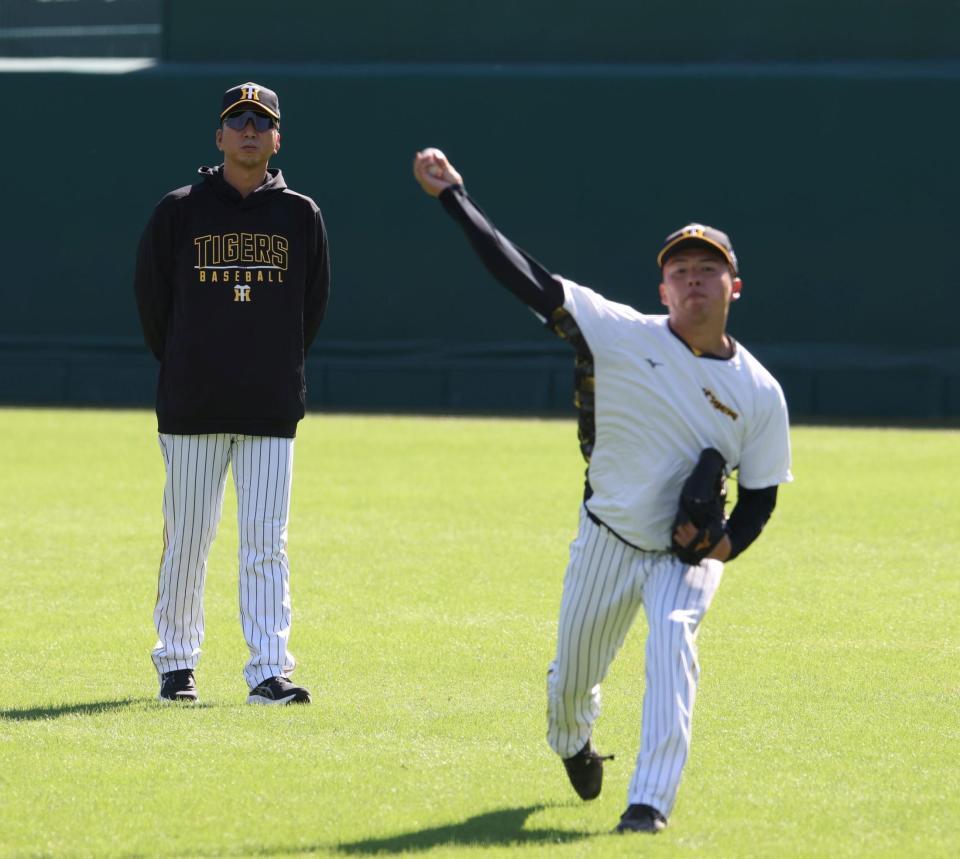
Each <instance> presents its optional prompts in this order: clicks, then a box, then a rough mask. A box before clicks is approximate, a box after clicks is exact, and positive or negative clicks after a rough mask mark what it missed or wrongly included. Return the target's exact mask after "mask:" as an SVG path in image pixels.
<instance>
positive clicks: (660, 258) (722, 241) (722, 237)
mask: <svg viewBox="0 0 960 859" xmlns="http://www.w3.org/2000/svg"><path fill="white" fill-rule="evenodd" d="M690 244H701V245H708V246H709V247H711V248H713V249H714V250H718V251H720V253H721V254H723V258H724V259H725V260H726V261H727V263H728V264H729V266H730V268H732V269H733V273H734V274H737V271H738V266H737V255H736V254H735V253H734V252H733V245H732V244H730V236H728V235H727V234H726V233H724V232H721V231H720V230H718V229H715V228H714V227H708V226H706V224H687V225H686V226H685V227H681V228H680V229H679V230H675V231H674V232H672V233H670V235H669V236H667V237H666V238H665V239H664V240H663V247H661V248H660V253H658V254H657V265H658V266H660V268H663V264H664V263H665V262H666V261H667V260H668V259H669V258H670V257H671V256H673V255H674V254H675V253H676V252H677V251H678V250H679V249H680V248H681V247H683V246H686V245H690Z"/></svg>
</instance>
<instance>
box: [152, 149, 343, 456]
mask: <svg viewBox="0 0 960 859" xmlns="http://www.w3.org/2000/svg"><path fill="white" fill-rule="evenodd" d="M200 173H201V175H202V176H203V180H202V181H200V182H198V183H197V184H195V185H189V186H186V187H184V188H178V189H177V190H176V191H171V192H170V193H169V194H167V196H166V197H164V198H163V199H162V200H161V201H160V203H159V204H158V205H157V207H156V209H155V210H154V212H153V216H152V217H151V219H150V222H149V223H148V224H147V228H146V229H145V230H144V233H143V236H142V237H141V239H140V245H139V248H138V250H137V266H136V275H135V290H136V296H137V307H138V310H139V312H140V323H141V325H142V326H143V335H144V339H145V340H146V343H147V345H148V346H149V347H150V351H152V352H153V354H154V355H155V356H156V357H157V360H159V361H160V378H159V382H158V385H157V422H158V429H159V432H161V433H174V434H178V435H193V434H202V433H238V434H245V435H266V436H278V437H286V438H293V437H294V435H296V430H297V422H298V421H299V420H300V418H302V417H303V415H304V402H305V397H306V385H305V382H304V357H305V354H306V351H307V350H308V349H309V347H310V344H311V343H312V342H313V339H314V337H315V336H316V334H317V330H318V329H319V327H320V322H321V320H322V319H323V315H324V311H325V310H326V306H327V299H328V297H329V294H330V259H329V254H328V250H327V235H326V230H325V228H324V224H323V218H322V216H321V214H320V209H319V208H318V207H317V204H316V203H314V201H313V200H311V199H310V198H309V197H305V196H304V195H302V194H298V193H296V192H295V191H292V190H290V189H289V188H288V187H287V185H286V183H285V182H284V181H283V175H282V174H281V173H280V171H279V170H276V169H273V168H271V169H270V170H268V171H267V173H268V175H267V181H266V182H265V183H264V184H263V185H261V186H260V187H259V188H257V189H256V190H255V191H253V192H252V193H251V194H249V195H248V196H247V197H245V198H244V197H242V196H241V195H240V193H239V192H238V191H237V190H236V189H235V188H233V187H232V186H231V185H230V184H228V183H227V182H226V181H225V180H224V178H223V168H222V166H220V167H215V168H210V167H202V168H200Z"/></svg>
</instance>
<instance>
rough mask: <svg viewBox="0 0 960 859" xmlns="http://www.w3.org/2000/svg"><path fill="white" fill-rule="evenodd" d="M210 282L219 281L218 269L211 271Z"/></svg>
mask: <svg viewBox="0 0 960 859" xmlns="http://www.w3.org/2000/svg"><path fill="white" fill-rule="evenodd" d="M210 283H217V273H216V271H211V272H210Z"/></svg>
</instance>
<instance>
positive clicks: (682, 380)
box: [562, 280, 792, 550]
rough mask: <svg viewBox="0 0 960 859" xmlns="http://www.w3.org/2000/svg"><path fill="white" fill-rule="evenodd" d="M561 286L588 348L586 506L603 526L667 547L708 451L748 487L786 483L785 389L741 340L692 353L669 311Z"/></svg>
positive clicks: (643, 544) (639, 542)
mask: <svg viewBox="0 0 960 859" xmlns="http://www.w3.org/2000/svg"><path fill="white" fill-rule="evenodd" d="M562 284H563V290H564V305H563V306H564V309H565V310H566V311H567V312H568V313H570V315H571V316H572V317H573V318H574V320H575V321H576V323H577V326H578V327H579V329H580V332H581V333H582V335H583V338H584V340H585V341H586V343H587V345H588V346H589V348H590V351H591V352H592V354H593V360H594V373H595V395H594V420H595V425H596V428H595V432H596V435H595V440H594V445H593V451H592V454H591V457H590V464H589V470H588V480H589V484H590V489H591V491H592V494H591V495H590V497H589V498H588V500H587V502H586V505H587V508H588V509H589V511H590V512H591V513H593V514H594V515H595V516H596V517H598V518H599V519H600V520H601V521H602V522H603V523H604V524H605V525H607V526H608V527H609V528H610V529H611V530H613V531H614V532H615V533H616V534H618V535H619V536H620V537H622V538H623V539H624V540H626V541H627V542H629V543H631V544H633V545H634V546H637V547H639V548H642V549H648V550H665V549H668V548H669V546H670V537H671V534H670V528H671V523H672V521H673V517H674V514H675V512H676V505H677V498H678V497H679V496H680V491H681V487H682V484H683V481H684V480H685V479H686V477H687V476H688V475H689V474H690V471H691V470H692V468H693V466H694V464H695V463H696V461H697V458H698V457H699V455H700V452H701V451H702V450H703V449H704V448H706V447H713V448H716V449H717V450H719V451H720V453H721V454H723V457H724V459H725V460H726V461H727V463H728V469H729V470H730V471H733V470H737V471H738V479H739V482H740V485H742V486H743V487H745V488H749V489H760V488H763V487H767V486H775V485H777V484H779V483H787V482H789V481H790V480H792V476H791V474H790V438H789V424H788V417H787V407H786V402H785V400H784V396H783V391H782V390H781V388H780V385H779V384H778V383H777V381H776V380H775V379H774V378H773V376H772V375H771V374H770V373H769V372H768V371H767V370H766V369H765V368H764V367H763V365H762V364H760V362H759V361H758V360H757V359H756V358H754V357H753V355H751V354H750V353H749V352H748V351H747V350H746V349H744V348H743V346H741V345H740V344H739V343H738V344H736V347H735V350H734V354H733V356H732V357H730V358H728V359H720V358H716V357H710V356H703V355H698V354H696V353H695V352H694V351H692V350H691V349H690V347H688V346H687V345H686V344H685V343H684V342H683V341H682V340H681V339H680V338H679V337H677V336H676V335H675V334H674V333H673V332H672V331H671V329H670V327H669V326H668V324H667V317H666V316H659V315H656V316H653V315H645V314H642V313H640V312H639V311H637V310H635V309H634V308H632V307H629V306H627V305H625V304H618V303H616V302H613V301H608V300H607V299H605V298H604V297H603V296H601V295H599V294H597V293H596V292H594V291H593V290H591V289H588V288H587V287H584V286H580V285H578V284H576V283H573V282H572V281H569V280H562Z"/></svg>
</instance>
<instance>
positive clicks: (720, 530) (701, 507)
mask: <svg viewBox="0 0 960 859" xmlns="http://www.w3.org/2000/svg"><path fill="white" fill-rule="evenodd" d="M725 464H726V463H725V461H724V459H723V455H722V454H721V453H720V451H718V450H714V448H712V447H708V448H705V449H704V450H703V452H702V453H701V454H700V459H698V460H697V464H696V465H695V466H694V468H693V471H691V472H690V476H689V477H688V478H687V479H686V480H685V481H684V483H683V489H682V490H681V492H680V505H679V508H678V509H677V515H676V516H675V517H674V519H673V527H672V528H671V529H670V534H671V537H670V539H671V545H670V549H671V551H672V552H673V554H675V555H676V556H677V557H678V558H679V559H680V560H681V561H683V562H684V563H685V564H699V563H700V562H701V561H702V560H703V559H704V558H705V557H707V555H709V554H710V552H712V551H713V549H714V547H715V546H716V545H717V543H719V542H720V541H721V540H722V539H723V535H724V533H725V531H724V525H725V524H726V518H725V517H724V506H725V504H726V501H727V482H726V475H725V474H724V470H723V467H724V465H725ZM687 522H692V523H693V524H694V525H695V526H696V528H697V534H696V536H695V537H694V538H693V539H692V540H691V541H690V542H689V543H688V544H687V545H686V546H682V545H680V544H679V543H678V542H677V538H676V536H675V534H676V530H677V528H679V527H680V526H681V525H684V524H686V523H687Z"/></svg>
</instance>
